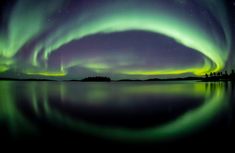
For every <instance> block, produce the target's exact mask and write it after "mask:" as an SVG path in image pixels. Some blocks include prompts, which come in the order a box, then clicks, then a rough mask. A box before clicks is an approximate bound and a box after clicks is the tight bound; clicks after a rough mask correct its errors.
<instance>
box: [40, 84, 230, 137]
mask: <svg viewBox="0 0 235 153" xmlns="http://www.w3.org/2000/svg"><path fill="white" fill-rule="evenodd" d="M190 85H191V86H192V84H190V83H188V84H187V83H186V84H185V85H184V84H181V85H179V87H178V88H177V90H176V92H175V91H172V92H171V91H170V93H172V94H173V93H175V94H180V91H181V94H185V93H184V91H185V90H186V89H189V88H190ZM135 86H138V85H135ZM135 86H133V88H131V87H129V88H127V89H125V88H123V89H122V90H121V91H127V92H129V93H127V94H131V93H132V92H135V93H139V90H141V89H142V90H141V92H142V93H148V91H149V90H146V89H145V88H142V86H140V88H138V87H137V88H136V87H135ZM146 86H148V87H150V88H149V89H152V88H151V86H154V85H146ZM155 86H158V85H155ZM163 86H164V85H162V86H161V85H160V86H159V87H158V88H159V89H160V88H161V89H162V91H165V92H166V91H167V89H164V88H162V87H163ZM165 86H166V84H165ZM176 86H178V85H176ZM187 86H188V87H187ZM172 87H173V86H172ZM172 87H171V86H169V88H172ZM134 89H136V90H134ZM162 91H161V90H156V91H153V92H155V93H158V92H160V94H162ZM190 92H191V95H189V96H195V95H203V96H204V97H205V100H204V102H203V103H202V105H201V106H200V107H198V108H195V109H194V110H190V111H188V112H186V113H185V114H183V115H182V116H179V117H178V118H177V119H176V120H173V121H171V122H169V123H166V124H163V125H159V126H156V127H149V128H145V129H141V130H135V129H130V128H125V127H123V128H115V127H106V126H101V125H95V124H92V123H87V122H85V121H82V120H74V119H72V117H69V116H68V115H66V114H65V113H62V112H60V111H59V110H57V109H55V108H53V107H51V105H50V103H49V101H47V104H44V109H45V110H47V111H46V112H47V114H46V117H47V118H48V119H49V120H50V121H51V122H52V123H54V124H60V125H63V126H65V127H69V128H71V129H74V130H79V131H83V132H85V133H89V134H93V135H96V136H101V137H106V138H111V139H121V140H124V141H153V140H158V141H163V140H167V139H173V138H177V137H181V136H184V135H186V134H190V133H193V132H195V131H197V130H200V129H202V128H203V127H205V126H206V125H208V124H209V123H210V122H211V121H212V120H213V119H215V118H216V116H217V115H218V114H219V113H220V112H221V111H223V110H224V108H225V106H227V102H228V97H227V96H226V92H225V86H224V83H208V84H207V83H206V84H204V83H201V84H200V83H197V84H194V85H193V89H192V90H191V91H189V93H190ZM166 93H167V92H166ZM48 98H49V97H48ZM48 110H49V111H48Z"/></svg>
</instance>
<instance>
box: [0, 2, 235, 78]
mask: <svg viewBox="0 0 235 153" xmlns="http://www.w3.org/2000/svg"><path fill="white" fill-rule="evenodd" d="M234 39H235V0H228V1H225V0H144V1H143V0H112V1H110V0H40V1H34V0H18V1H17V0H5V1H4V0H2V1H0V77H11V78H29V77H30V78H41V77H49V78H63V79H64V78H66V79H74V78H77V79H81V78H84V77H88V76H108V77H111V78H113V79H123V78H130V79H138V78H153V77H160V78H161V77H163V78H165V77H176V76H200V75H204V74H205V73H210V72H219V71H225V70H228V71H230V70H231V69H233V68H235V60H234V59H235V45H234Z"/></svg>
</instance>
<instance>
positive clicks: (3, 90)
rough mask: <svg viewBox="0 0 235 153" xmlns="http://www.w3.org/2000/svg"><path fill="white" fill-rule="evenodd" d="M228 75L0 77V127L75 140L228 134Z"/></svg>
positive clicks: (8, 135) (14, 133) (18, 136)
mask: <svg viewBox="0 0 235 153" xmlns="http://www.w3.org/2000/svg"><path fill="white" fill-rule="evenodd" d="M234 87H235V85H234V84H233V83H230V82H216V83H205V82H193V81H185V82H183V81H179V82H123V83H122V82H114V83H81V82H36V81H35V82H34V81H28V82H24V81H19V82H17V81H0V128H1V131H0V135H1V137H2V138H4V139H7V140H8V141H12V140H13V141H14V140H20V141H22V140H26V139H27V140H28V139H29V140H31V139H33V140H57V141H65V140H66V141H69V140H76V141H77V142H83V143H96V142H97V143H98V142H99V143H101V142H102V143H106V142H109V143H114V144H115V143H138V144H161V143H172V144H174V143H192V144H193V143H198V142H202V143H204V142H206V143H208V142H215V143H219V142H228V143H229V142H230V139H231V138H233V136H234V134H233V128H234V102H233V101H234V99H235V96H234V95H235V91H234Z"/></svg>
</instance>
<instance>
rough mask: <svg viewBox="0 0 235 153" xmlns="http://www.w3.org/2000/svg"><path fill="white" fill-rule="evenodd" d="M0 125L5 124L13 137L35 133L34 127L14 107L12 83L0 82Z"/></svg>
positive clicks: (15, 106)
mask: <svg viewBox="0 0 235 153" xmlns="http://www.w3.org/2000/svg"><path fill="white" fill-rule="evenodd" d="M0 93H1V94H0V124H2V123H5V122H6V123H7V126H8V128H9V130H10V132H11V134H12V135H13V136H16V135H18V134H22V132H23V133H31V132H33V133H34V132H35V131H36V129H35V127H34V126H33V125H32V124H31V123H30V122H29V121H28V120H27V118H26V117H25V116H24V115H23V114H22V113H21V112H20V109H19V108H18V107H17V105H16V99H15V96H16V95H15V94H16V93H14V88H13V83H12V82H8V81H1V82H0Z"/></svg>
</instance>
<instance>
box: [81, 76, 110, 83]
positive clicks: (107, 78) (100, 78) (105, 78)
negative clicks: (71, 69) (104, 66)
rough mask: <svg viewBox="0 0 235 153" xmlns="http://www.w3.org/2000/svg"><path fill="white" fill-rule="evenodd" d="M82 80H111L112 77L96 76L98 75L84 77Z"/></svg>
mask: <svg viewBox="0 0 235 153" xmlns="http://www.w3.org/2000/svg"><path fill="white" fill-rule="evenodd" d="M81 81H82V82H110V81H111V79H110V78H109V77H102V76H96V77H88V78H84V79H82V80H81Z"/></svg>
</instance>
